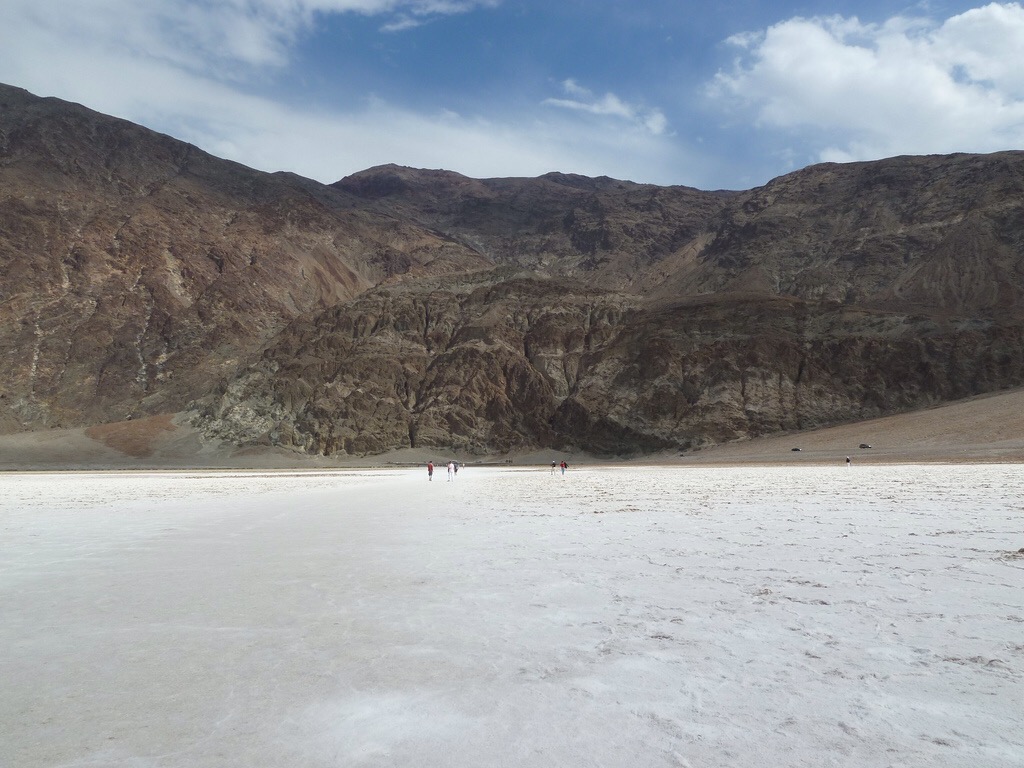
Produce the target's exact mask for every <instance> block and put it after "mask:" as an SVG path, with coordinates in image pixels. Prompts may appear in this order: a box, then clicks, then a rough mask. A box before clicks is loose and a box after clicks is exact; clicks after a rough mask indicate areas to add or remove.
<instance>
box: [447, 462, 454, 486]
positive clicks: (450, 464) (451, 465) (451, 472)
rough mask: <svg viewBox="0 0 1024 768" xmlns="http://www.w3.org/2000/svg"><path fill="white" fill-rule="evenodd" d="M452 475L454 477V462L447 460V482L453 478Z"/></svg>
mask: <svg viewBox="0 0 1024 768" xmlns="http://www.w3.org/2000/svg"><path fill="white" fill-rule="evenodd" d="M454 477H455V462H454V461H449V462H448V482H449V483H450V482H451V481H452V478H454Z"/></svg>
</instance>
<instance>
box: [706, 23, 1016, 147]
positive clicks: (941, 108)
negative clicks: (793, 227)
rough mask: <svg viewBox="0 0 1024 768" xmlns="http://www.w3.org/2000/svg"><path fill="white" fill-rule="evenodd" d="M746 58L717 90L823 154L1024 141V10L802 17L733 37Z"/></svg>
mask: <svg viewBox="0 0 1024 768" xmlns="http://www.w3.org/2000/svg"><path fill="white" fill-rule="evenodd" d="M729 42H730V43H731V44H733V45H734V46H736V47H737V48H738V49H739V50H740V57H739V58H738V60H737V61H736V63H735V65H734V67H733V69H732V70H731V71H729V72H720V73H719V74H718V76H717V77H716V79H715V81H714V83H713V85H712V88H711V93H712V96H713V97H715V98H717V99H719V100H722V101H730V102H731V103H732V104H734V105H738V106H739V107H740V108H743V109H749V110H751V111H752V112H753V114H754V116H755V120H756V123H757V125H758V126H760V127H762V128H769V129H777V130H781V131H784V132H791V133H793V134H794V135H799V136H800V137H801V139H802V140H806V141H809V142H811V143H812V145H813V147H814V151H815V152H816V153H817V157H818V159H822V160H837V161H845V160H863V159H876V158H879V157H885V156H890V155H897V154H927V153H946V152H955V151H972V152H989V151H995V150H999V149H1008V148H1020V147H1022V146H1024V67H1021V66H1020V63H1021V54H1020V52H1021V51H1024V8H1022V7H1021V5H1020V4H1019V3H991V4H989V5H986V6H983V7H980V8H975V9H973V10H970V11H967V12H966V13H963V14H960V15H958V16H953V17H952V18H949V19H947V20H946V21H944V22H942V23H936V22H933V21H930V20H927V19H920V18H905V17H895V18H892V19H890V20H889V21H887V22H885V23H883V24H864V23H861V22H860V21H858V20H857V19H856V18H853V19H847V18H842V17H830V18H813V19H803V18H794V19H790V20H788V21H784V22H782V23H780V24H776V25H775V26H773V27H770V28H769V29H768V30H766V31H764V32H762V33H758V34H745V35H737V36H735V37H733V38H731V39H730V41H729Z"/></svg>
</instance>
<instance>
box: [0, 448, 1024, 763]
mask: <svg viewBox="0 0 1024 768" xmlns="http://www.w3.org/2000/svg"><path fill="white" fill-rule="evenodd" d="M0 532H2V542H3V545H2V548H0V619H2V622H0V670H2V675H3V681H4V684H3V691H2V694H0V723H2V729H3V731H4V733H3V738H2V739H0V744H3V747H2V751H3V754H2V755H0V765H4V766H7V765H10V766H17V767H18V768H23V767H35V766H48V767H50V766H52V767H57V766H131V767H132V768H142V767H148V766H153V767H154V768H157V767H158V768H171V767H178V766H182V767H184V766H190V767H191V766H203V767H204V768H207V767H216V766H232V767H236V766H580V767H582V766H694V768H696V767H697V766H700V767H701V768H708V767H714V766H814V767H815V768H819V767H821V766H904V767H910V766H922V767H923V766H929V767H931V766H938V765H941V766H970V768H984V767H986V766H992V767H993V768H996V767H998V768H1005V767H1006V766H1021V765H1024V726H1022V725H1021V723H1022V716H1021V714H1022V712H1024V693H1022V691H1024V553H1021V552H1018V550H1019V549H1020V548H1022V547H1024V472H1022V469H1021V467H1020V466H1019V465H963V466H952V465H927V466H899V465H889V466H858V465H857V464H856V463H855V464H854V466H853V467H852V468H847V467H845V466H835V467H808V466H792V467H737V468H713V467H707V468H705V467H697V468H678V467H676V468H644V467H623V468H607V467H605V468H585V469H571V470H570V471H569V473H568V474H566V476H565V477H562V476H561V475H552V474H551V473H550V472H549V471H548V470H547V469H540V470H537V469H529V470H527V469H522V470H499V469H484V468H474V467H468V468H465V469H463V470H462V471H460V473H459V474H458V476H457V478H456V481H455V482H452V483H448V482H446V478H445V476H444V472H443V470H441V471H439V473H438V474H436V475H435V477H434V480H433V482H430V483H428V482H427V480H426V473H425V472H423V471H420V470H416V471H397V470H393V471H358V472H357V471H343V472H315V473H311V472H303V473H285V472H277V473H153V474H137V473H133V474H8V475H2V476H0Z"/></svg>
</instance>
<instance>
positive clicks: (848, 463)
mask: <svg viewBox="0 0 1024 768" xmlns="http://www.w3.org/2000/svg"><path fill="white" fill-rule="evenodd" d="M846 466H850V457H849V456H847V457H846Z"/></svg>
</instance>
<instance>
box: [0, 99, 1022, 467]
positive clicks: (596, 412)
mask: <svg viewBox="0 0 1024 768" xmlns="http://www.w3.org/2000/svg"><path fill="white" fill-rule="evenodd" d="M1022 271H1024V153H1021V152H1004V153H998V154H993V155H953V156H942V157H903V158H893V159H890V160H884V161H878V162H873V163H853V164H843V165H837V164H826V165H819V166H813V167H810V168H806V169H803V170H801V171H798V172H796V173H793V174H789V175H787V176H784V177H781V178H779V179H776V180H774V181H772V182H770V183H769V184H767V185H765V186H764V187H760V188H758V189H754V190H750V191H745V192H723V191H719V192H705V191H700V190H695V189H690V188H687V187H657V186H652V185H644V184H634V183H631V182H625V181H617V180H613V179H607V178H598V179H590V178H584V177H579V176H572V175H566V174H557V173H551V174H547V175H545V176H542V177H540V178H536V179H486V180H478V179H468V178H466V177H463V176H460V175H458V174H455V173H450V172H446V171H422V170H414V169H409V168H400V167H397V166H384V167H380V168H374V169H370V170H367V171H364V172H361V173H358V174H355V175H353V176H350V177H348V178H346V179H342V180H341V181H339V182H337V183H336V184H333V185H322V184H318V183H317V182H313V181H310V180H308V179H302V178H299V177H297V176H294V175H289V174H266V173H261V172H257V171H254V170H251V169H247V168H244V167H242V166H239V165H237V164H233V163H229V162H226V161H222V160H218V159H217V158H214V157H211V156H210V155H207V154H205V153H203V152H201V151H200V150H198V149H196V148H195V147H192V146H190V145H187V144H183V143H181V142H178V141H176V140H174V139H172V138H169V137H167V136H162V135H159V134H155V133H153V132H151V131H148V130H146V129H143V128H141V127H139V126H135V125H132V124H129V123H126V122H124V121H120V120H115V119H112V118H109V117H105V116H102V115H99V114H97V113H94V112H91V111H89V110H87V109H85V108H84V107H80V106H77V105H72V104H67V103H64V102H60V101H58V100H53V99H38V98H36V97H34V96H32V95H30V94H28V93H26V92H24V91H21V90H18V89H14V88H9V87H0V292H2V293H0V351H2V353H3V355H4V360H5V365H4V366H3V369H2V370H0V430H3V431H17V430H23V429H35V428H41V427H47V426H57V425H63V426H83V425H88V424H93V423H100V422H109V421H116V420H119V419H121V418H124V417H126V416H128V415H134V416H141V415H153V414H159V413H168V412H176V411H181V410H183V409H184V410H187V411H188V414H189V418H190V419H191V420H192V421H193V423H195V424H197V425H198V426H200V428H201V429H202V430H204V432H205V433H206V434H208V435H210V436H215V437H218V438H221V439H228V440H231V441H233V442H236V443H238V444H250V443H265V444H266V443H269V444H275V445H281V446H289V447H292V448H294V449H295V450H297V451H300V452H308V453H320V454H328V455H334V454H367V453H375V452H381V451H386V450H388V449H391V448H401V447H434V446H436V447H439V448H440V447H450V448H454V449H458V450H460V451H472V452H479V453H488V452H504V451H513V450H520V449H527V448H533V447H539V446H550V447H559V448H562V447H566V448H568V447H573V448H578V449H583V450H589V451H593V452H597V453H606V454H626V453H637V452H644V451H650V450H659V449H668V448H671V449H679V450H686V449H689V448H694V447H699V446H703V445H708V444H712V443H717V442H723V441H728V440H734V439H738V438H745V437H750V436H754V435H762V434H770V433H772V432H779V431H786V430H796V429H806V428H809V427H814V426H822V425H827V424H835V423H841V422H845V421H851V420H857V419H862V418H867V417H872V416H878V415H883V414H889V413H895V412H899V411H905V410H911V409H914V408H919V407H923V406H926V405H931V404H934V403H938V402H942V401H946V400H951V399H956V398H959V397H964V396H967V395H971V394H977V393H981V392H989V391H994V390H998V389H1002V388H1006V387H1011V386H1018V385H1020V384H1022V383H1024V311H1022V310H1024V302H1022V290H1024V287H1022V286H1024V274H1022Z"/></svg>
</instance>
